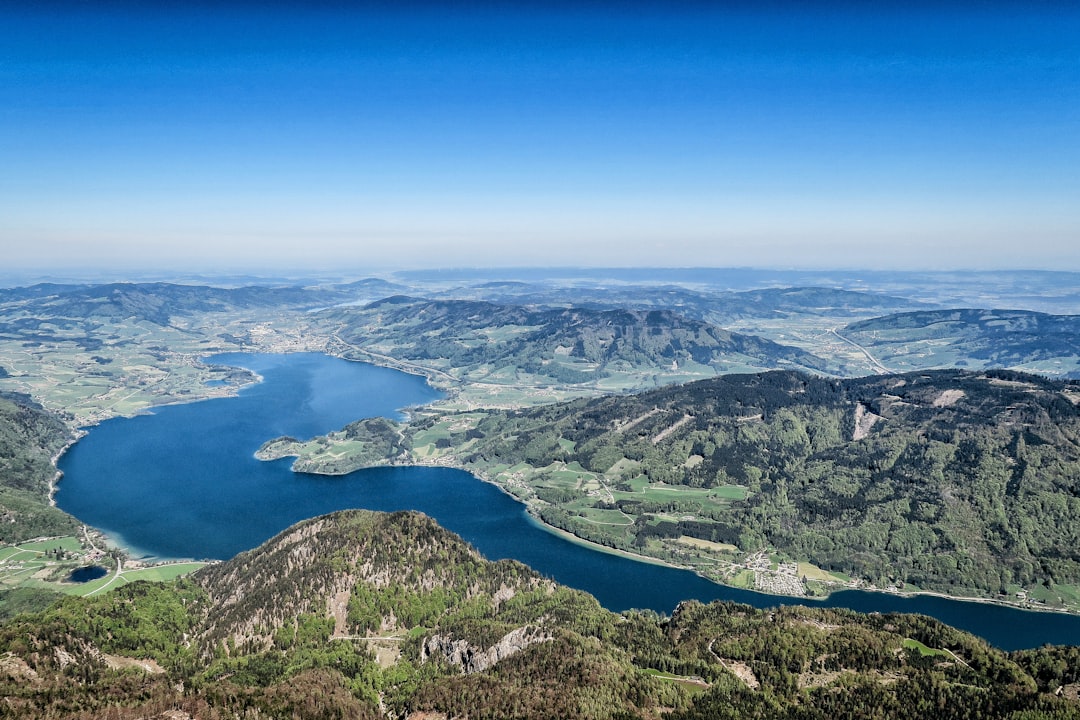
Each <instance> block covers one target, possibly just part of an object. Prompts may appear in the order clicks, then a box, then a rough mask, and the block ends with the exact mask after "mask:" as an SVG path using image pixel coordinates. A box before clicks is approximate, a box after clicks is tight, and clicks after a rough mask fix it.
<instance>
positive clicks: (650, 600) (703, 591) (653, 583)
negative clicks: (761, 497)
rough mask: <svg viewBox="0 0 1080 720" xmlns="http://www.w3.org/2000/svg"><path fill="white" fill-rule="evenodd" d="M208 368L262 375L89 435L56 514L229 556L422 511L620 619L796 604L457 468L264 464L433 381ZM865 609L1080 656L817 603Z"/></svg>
mask: <svg viewBox="0 0 1080 720" xmlns="http://www.w3.org/2000/svg"><path fill="white" fill-rule="evenodd" d="M207 362H212V363H216V364H225V365H235V366H239V367H245V368H248V369H250V370H253V371H255V372H257V373H258V374H259V375H261V376H262V377H263V382H261V383H257V384H254V385H251V386H248V387H246V388H244V389H243V390H241V392H240V393H239V395H238V396H236V397H231V398H220V399H215V400H206V401H202V402H196V403H190V404H185V405H171V406H167V407H161V408H156V409H155V410H154V411H153V413H149V414H145V415H140V416H138V417H135V418H117V419H113V420H109V421H106V422H104V423H101V424H100V425H98V426H95V427H93V428H91V429H90V432H89V434H88V435H86V437H84V438H83V439H81V440H80V441H79V442H78V443H76V444H75V445H74V446H73V447H72V448H71V449H70V450H68V452H67V453H66V454H65V455H64V456H63V457H62V458H61V461H60V469H61V470H62V471H63V472H64V477H63V480H62V481H61V482H60V484H59V488H58V492H57V495H56V499H57V504H58V505H59V506H60V508H61V509H63V510H65V511H67V512H69V513H71V514H72V515H74V516H75V517H77V518H78V519H79V520H81V521H82V522H85V523H87V524H89V525H91V526H93V527H97V528H100V529H101V530H103V531H105V532H106V533H107V534H108V535H109V536H110V537H111V538H112V540H113V541H114V542H116V543H117V544H118V545H120V546H121V547H123V548H125V549H126V550H128V551H129V552H131V553H133V554H136V555H150V556H155V557H160V558H205V559H227V558H230V557H232V556H233V555H235V554H236V553H238V552H240V551H242V550H248V549H250V548H253V547H255V546H257V545H258V544H259V543H261V542H263V541H265V540H267V539H269V538H270V537H272V536H273V535H275V534H276V533H278V532H280V531H281V530H284V529H285V528H286V527H288V526H289V525H291V524H293V523H295V522H298V521H300V520H303V519H305V518H309V517H313V516H315V515H320V514H323V513H328V512H332V511H335V510H342V509H346V508H366V509H369V510H419V511H421V512H424V513H426V514H427V515H430V516H431V517H433V518H435V519H436V520H437V521H438V522H439V523H440V524H441V525H443V526H444V527H446V528H449V529H450V530H452V531H454V532H456V533H457V534H459V535H461V536H462V537H463V538H465V540H467V541H468V542H470V543H471V544H472V545H473V546H474V547H476V548H477V549H478V550H480V552H482V553H483V554H484V555H485V556H487V557H488V558H491V559H499V558H514V559H517V560H520V561H521V562H524V563H526V564H527V565H529V566H531V567H533V568H534V569H536V570H538V571H540V572H542V573H544V574H545V575H549V576H551V577H553V578H554V579H555V580H557V581H559V582H561V583H564V584H566V585H569V586H571V587H576V588H580V589H582V590H586V591H588V592H590V593H592V594H593V595H595V596H596V597H597V599H598V600H600V602H601V603H602V604H603V605H604V606H605V607H607V608H608V609H610V610H614V611H621V610H626V609H629V608H635V607H636V608H651V609H653V610H656V611H658V612H663V613H671V612H672V610H673V609H674V608H675V606H676V605H677V604H678V603H679V602H680V601H682V600H686V599H698V600H702V601H710V600H718V599H719V600H731V601H735V602H744V603H748V604H751V605H754V606H756V607H772V606H775V605H778V604H782V603H792V602H799V601H798V600H796V599H794V598H787V597H778V596H774V595H766V594H763V593H755V592H749V591H745V590H737V589H734V588H728V587H724V586H720V585H716V584H715V583H712V582H709V581H707V580H705V579H703V578H700V577H698V576H697V575H694V574H693V573H690V572H687V571H683V570H676V569H673V568H668V567H663V566H660V565H654V564H648V563H643V562H638V561H635V560H632V559H628V558H625V557H621V556H618V555H613V554H610V553H604V552H600V551H596V550H592V549H591V548H589V547H586V546H583V545H581V544H578V543H573V542H569V541H567V540H564V539H563V538H561V537H559V536H558V535H555V534H553V533H550V532H548V531H546V530H545V529H543V528H542V527H541V526H539V525H538V524H537V523H536V522H535V521H533V520H532V519H531V518H530V517H529V516H528V514H527V513H525V511H524V508H523V506H522V505H521V504H520V503H518V502H517V501H516V500H514V499H513V498H511V497H509V496H507V495H505V494H504V493H502V492H501V491H500V490H499V489H498V488H496V487H495V486H493V485H491V484H488V483H484V482H481V481H480V480H477V479H476V478H475V477H473V476H472V475H470V474H468V473H465V472H462V471H460V470H453V469H448V468H425V467H414V468H407V467H396V468H374V469H370V470H361V471H358V472H354V473H351V474H349V475H346V476H341V477H324V476H319V475H306V474H298V473H293V472H292V471H291V470H290V469H289V465H290V463H291V460H290V459H285V460H280V461H276V462H260V461H259V460H256V459H255V457H254V452H255V450H257V449H258V447H259V446H260V445H261V444H262V443H263V442H265V441H266V440H269V439H272V438H275V437H278V436H281V435H290V436H293V437H297V438H302V439H307V438H311V437H314V436H316V435H321V434H324V433H326V432H329V431H332V430H337V429H340V428H341V427H343V426H344V425H346V424H348V423H349V422H352V421H353V420H357V419H360V418H364V417H374V416H387V417H400V413H401V410H402V409H403V408H407V407H409V406H413V405H421V404H425V403H428V402H431V401H433V400H435V399H437V398H438V397H439V394H438V392H437V391H435V390H434V389H432V388H431V387H430V386H429V385H428V384H427V383H426V382H425V381H424V379H423V378H421V377H418V376H414V375H408V374H405V373H402V372H398V371H395V370H390V369H387V368H381V367H376V366H373V365H367V364H364V363H355V362H349V361H346V360H341V359H338V358H332V357H329V356H326V355H321V354H314V353H297V354H290V355H264V354H242V353H230V354H223V355H216V356H213V357H212V358H209V359H208V360H207ZM803 604H807V605H811V606H814V605H820V606H825V607H846V608H851V609H853V610H858V611H860V612H917V613H923V614H926V615H931V616H933V617H936V618H938V619H939V620H942V621H943V622H946V623H948V624H950V625H954V626H956V627H959V628H962V629H964V630H968V631H969V632H972V633H975V634H976V635H980V636H982V637H984V638H986V639H987V640H989V641H990V642H991V643H993V644H994V645H997V646H998V647H1001V648H1004V649H1010V650H1011V649H1018V648H1027V647H1037V646H1039V645H1042V644H1044V643H1055V644H1080V617H1078V616H1075V615H1066V614H1061V613H1048V612H1047V613H1038V612H1030V611H1024V610H1019V609H1015V608H1010V607H1004V606H999V605H992V604H988V603H975V602H962V601H957V600H950V599H946V598H939V597H932V596H916V597H899V596H894V595H888V594H884V593H872V592H860V591H845V592H839V593H834V594H833V595H832V596H831V597H830V598H829V599H828V600H826V601H823V602H815V601H806V602H805V603H803Z"/></svg>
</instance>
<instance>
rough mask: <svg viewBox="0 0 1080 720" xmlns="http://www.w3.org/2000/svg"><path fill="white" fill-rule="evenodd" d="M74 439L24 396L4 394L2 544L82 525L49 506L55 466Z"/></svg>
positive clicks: (0, 411) (0, 410)
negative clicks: (55, 461)
mask: <svg viewBox="0 0 1080 720" xmlns="http://www.w3.org/2000/svg"><path fill="white" fill-rule="evenodd" d="M71 440H72V437H71V433H70V431H69V430H68V429H67V427H66V426H65V425H64V423H63V422H61V421H60V419H59V418H57V417H56V416H55V415H52V414H50V413H48V412H46V411H45V410H43V409H42V408H41V406H40V405H37V404H36V403H34V402H33V401H31V400H30V399H29V398H28V397H26V396H24V395H18V394H15V393H0V542H4V543H17V542H21V541H23V540H27V539H29V538H34V537H41V536H44V535H67V534H70V533H72V532H73V531H74V530H75V529H76V528H77V527H78V524H77V523H76V522H75V519H74V518H72V517H71V516H70V515H68V514H66V513H63V512H61V511H60V510H57V509H56V508H54V507H50V506H49V483H50V482H51V481H52V479H53V476H54V475H55V474H56V468H55V467H54V466H53V464H52V458H53V457H55V456H56V455H57V454H58V453H59V452H60V451H61V450H62V449H63V448H64V446H65V445H67V444H68V443H69V442H70V441H71Z"/></svg>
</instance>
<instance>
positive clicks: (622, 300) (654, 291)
mask: <svg viewBox="0 0 1080 720" xmlns="http://www.w3.org/2000/svg"><path fill="white" fill-rule="evenodd" d="M437 297H438V298H439V299H471V300H487V301H490V302H496V303H512V304H519V305H521V304H524V305H547V306H551V307H583V308H592V309H613V308H619V309H630V310H654V309H663V310H670V311H673V312H677V313H679V314H680V315H684V316H686V317H690V318H694V319H697V320H707V321H710V322H728V321H732V320H736V319H741V318H775V317H777V315H778V314H783V315H813V316H818V315H830V316H841V317H842V316H851V315H862V316H866V315H871V314H879V313H883V312H890V311H896V310H900V309H904V310H913V309H916V308H924V307H927V306H928V304H927V303H925V302H919V301H916V300H909V299H906V298H902V297H896V296H893V295H886V294H880V293H871V292H863V291H854V290H844V289H838V288H828V287H784V288H763V289H758V290H747V291H738V292H735V291H727V292H720V291H715V290H695V289H690V288H687V287H684V286H681V285H665V284H660V285H649V286H645V287H642V286H640V285H632V286H623V285H611V286H604V287H596V286H592V285H585V286H573V285H569V286H558V287H552V286H549V285H544V284H540V283H526V282H487V283H481V284H478V285H475V286H467V287H459V288H453V289H451V290H445V291H442V292H440V293H438V294H437Z"/></svg>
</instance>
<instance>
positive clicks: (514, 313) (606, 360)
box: [316, 296, 834, 389]
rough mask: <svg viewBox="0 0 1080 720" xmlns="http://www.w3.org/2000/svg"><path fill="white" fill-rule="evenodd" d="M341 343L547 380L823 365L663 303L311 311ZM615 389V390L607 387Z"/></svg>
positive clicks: (406, 302) (395, 301) (475, 375)
mask: <svg viewBox="0 0 1080 720" xmlns="http://www.w3.org/2000/svg"><path fill="white" fill-rule="evenodd" d="M316 317H317V318H318V320H319V322H320V325H321V326H322V327H323V328H324V332H328V333H330V334H332V335H333V336H334V337H336V338H338V339H339V340H341V341H342V342H344V343H345V344H346V345H349V346H352V347H355V348H360V349H371V350H377V351H378V352H380V353H385V354H387V355H390V356H392V357H395V358H401V359H407V360H414V361H418V362H419V361H423V362H425V363H430V364H431V365H433V366H434V367H440V368H442V367H446V368H453V369H455V370H456V371H458V372H459V375H460V377H462V378H469V379H473V380H480V379H483V378H484V376H487V375H493V374H496V373H498V372H510V373H515V372H522V373H529V374H532V375H538V376H544V377H547V378H549V381H550V382H557V383H568V384H577V383H587V382H597V381H600V380H602V379H603V378H605V377H607V376H608V375H609V374H611V373H614V372H621V371H635V372H639V373H641V372H649V371H650V369H651V370H652V371H654V372H660V371H671V372H672V373H673V374H674V373H675V371H678V370H680V369H682V370H683V371H684V372H687V371H686V368H691V369H690V370H689V372H690V374H691V375H693V374H697V375H698V376H701V375H706V376H707V375H712V374H716V373H719V372H724V371H726V370H730V369H732V368H736V369H746V368H776V367H797V368H806V369H813V370H816V371H820V372H828V371H830V370H831V369H833V367H834V366H833V365H832V364H830V362H829V361H827V360H825V359H823V358H820V357H817V356H815V355H813V354H811V353H808V352H806V351H804V350H801V349H799V348H794V347H790V346H786V345H781V344H779V343H775V342H772V341H770V340H765V339H763V338H759V337H756V336H753V335H746V334H742V333H734V332H728V331H726V330H723V329H722V328H720V327H717V326H715V325H711V324H709V323H706V322H703V321H699V320H693V319H690V318H686V317H683V316H681V315H679V314H676V313H674V312H672V311H670V310H649V311H646V310H600V309H590V308H583V307H573V308H547V307H532V306H522V305H507V304H498V303H491V302H484V301H473V300H425V299H420V298H413V297H407V296H394V297H390V298H386V299H383V300H380V301H378V302H374V303H371V304H370V305H367V306H364V307H358V308H332V309H328V310H325V311H322V312H321V313H318V314H317V315H316ZM613 389H615V388H613Z"/></svg>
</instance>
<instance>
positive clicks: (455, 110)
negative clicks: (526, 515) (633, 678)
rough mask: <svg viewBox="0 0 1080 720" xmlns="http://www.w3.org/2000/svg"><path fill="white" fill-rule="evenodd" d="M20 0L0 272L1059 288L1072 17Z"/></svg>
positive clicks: (1073, 170)
mask: <svg viewBox="0 0 1080 720" xmlns="http://www.w3.org/2000/svg"><path fill="white" fill-rule="evenodd" d="M156 5H157V4H149V5H147V4H140V3H134V2H132V3H124V2H112V3H104V4H89V5H87V4H76V3H49V2H45V3H37V4H33V5H27V6H22V7H19V8H15V9H9V10H5V18H4V23H3V25H2V27H0V37H2V38H3V42H2V43H0V244H2V246H3V248H4V265H5V269H6V270H7V271H8V272H9V273H25V274H34V273H39V272H47V271H49V270H52V271H54V272H60V273H61V274H62V273H63V272H64V271H65V270H64V268H68V269H69V270H70V269H72V268H76V269H78V268H87V269H88V270H87V271H88V272H102V273H109V272H113V273H119V272H125V271H129V272H141V273H148V272H162V271H173V272H177V273H190V272H217V273H240V272H254V273H274V272H297V273H311V272H319V271H332V272H341V269H342V268H357V269H364V270H363V271H364V272H371V273H386V272H391V271H392V270H395V269H403V268H404V269H408V268H436V267H520V266H542V267H648V266H653V267H691V266H698V267H757V268H777V269H800V268H801V269H809V270H821V269H850V270H861V269H866V270H882V269H889V270H953V269H972V270H1002V269H1013V268H1021V269H1045V270H1071V271H1080V139H1078V138H1080V55H1078V54H1077V53H1076V51H1075V47H1076V38H1077V37H1080V8H1078V7H1076V6H1075V5H1070V4H1067V3H1054V2H1049V3H1039V4H1036V5H1031V4H1024V3H1001V2H999V3H985V4H980V5H978V6H970V5H969V6H965V5H964V4H960V3H939V4H915V5H914V6H911V5H901V4H897V3H886V4H878V3H875V4H871V5H870V6H867V7H860V6H858V5H855V4H851V3H841V2H831V3H815V4H813V5H812V7H808V6H807V4H805V3H793V2H776V3H767V4H764V5H760V6H758V5H753V4H749V3H721V4H716V5H708V6H706V5H701V4H691V3H674V4H658V3H657V4H653V3H630V4H626V3H585V4H584V5H582V6H580V7H579V6H573V5H569V4H568V5H561V4H555V5H552V4H546V5H545V4H528V3H527V4H524V5H515V4H499V3H486V4H483V5H470V4H454V5H451V4H447V3H438V2H434V3H424V4H419V5H407V6H394V5H380V6H376V5H368V4H363V5H361V6H357V7H354V6H350V5H348V4H344V3H341V4H338V3H322V4H320V3H316V4H315V5H314V6H308V5H304V4H292V3H287V2H282V3H270V4H267V5H265V6H262V7H260V8H258V9H257V10H256V9H254V8H252V6H250V5H249V4H242V3H229V2H225V3H222V4H220V5H201V4H196V5H195V6H187V5H182V4H181V5H176V6H173V5H169V6H156Z"/></svg>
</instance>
